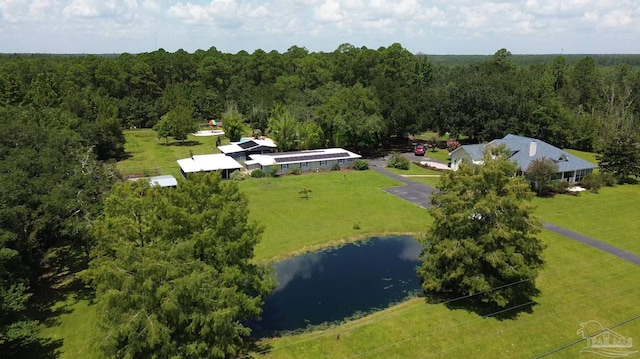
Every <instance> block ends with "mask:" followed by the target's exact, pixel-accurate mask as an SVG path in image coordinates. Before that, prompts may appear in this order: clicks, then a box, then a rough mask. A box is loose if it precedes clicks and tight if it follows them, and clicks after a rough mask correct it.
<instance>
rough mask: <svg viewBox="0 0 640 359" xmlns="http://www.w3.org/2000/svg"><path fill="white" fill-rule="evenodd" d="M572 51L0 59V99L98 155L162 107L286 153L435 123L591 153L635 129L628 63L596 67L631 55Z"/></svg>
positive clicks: (400, 134) (454, 132) (636, 100)
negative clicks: (62, 127) (51, 118)
mask: <svg viewBox="0 0 640 359" xmlns="http://www.w3.org/2000/svg"><path fill="white" fill-rule="evenodd" d="M576 56H577V55H566V56H562V55H558V56H555V57H549V56H547V57H545V58H546V59H548V61H546V62H545V63H537V62H535V61H533V63H530V64H519V63H520V62H519V61H515V60H514V59H515V58H517V57H514V56H512V55H511V53H510V52H509V51H507V50H506V49H501V50H498V51H497V52H496V53H495V54H494V55H493V56H488V57H481V58H480V60H479V61H476V62H471V63H463V64H455V63H454V64H450V63H442V62H433V61H432V60H431V59H430V58H429V57H428V56H426V55H422V54H417V55H416V54H412V53H410V52H409V51H408V50H406V49H404V48H403V47H402V46H401V45H400V44H393V45H391V46H389V47H381V48H379V49H375V50H374V49H368V48H366V47H361V48H358V47H355V46H353V45H351V44H342V45H340V46H339V47H338V48H337V49H336V50H335V51H333V52H327V53H313V52H309V51H308V50H307V49H305V48H303V47H298V46H293V47H291V48H290V49H289V50H288V51H286V52H284V53H278V52H277V51H271V52H268V53H267V52H265V51H263V50H256V51H254V52H253V53H251V54H249V53H247V52H245V51H241V52H239V53H237V54H228V53H223V52H220V51H218V50H217V49H216V48H215V47H212V48H210V49H208V50H198V51H196V52H194V53H187V52H185V51H183V50H178V51H176V52H174V53H169V52H166V51H164V50H162V49H160V50H157V51H154V52H150V53H143V54H137V55H132V54H127V53H125V54H121V55H118V56H113V57H100V56H96V55H88V56H67V57H65V56H55V57H52V56H44V55H30V56H27V55H12V56H0V106H3V107H7V106H31V107H33V108H36V109H42V108H54V109H57V110H58V111H64V112H65V114H66V115H67V116H69V117H72V118H74V120H75V121H76V122H77V126H79V127H80V126H82V127H84V128H83V129H82V130H80V131H79V132H80V133H82V134H83V136H84V137H87V138H86V142H87V143H90V144H91V145H93V146H94V147H93V148H94V151H95V153H96V154H97V156H98V158H99V159H102V160H104V159H108V158H117V157H118V156H121V155H122V154H123V150H122V143H123V139H122V137H121V136H120V135H119V129H120V128H134V127H135V128H150V127H153V126H155V125H156V124H158V123H159V122H160V120H161V118H162V117H163V116H165V115H167V114H171V113H172V111H173V113H174V117H185V116H186V117H190V118H192V119H194V120H196V121H200V122H202V123H205V122H206V121H207V120H209V119H218V120H220V119H223V118H224V117H225V116H226V117H227V119H229V122H230V125H231V122H233V124H236V125H237V124H239V125H241V127H240V129H241V130H242V131H245V132H247V133H252V132H255V133H261V134H269V135H272V136H274V137H277V136H278V135H279V136H280V137H283V138H280V139H281V140H282V142H284V143H288V142H291V141H293V142H294V145H292V146H288V145H285V146H284V147H292V148H291V149H298V148H300V149H305V148H309V147H314V146H345V147H353V148H363V149H374V148H377V147H379V146H381V145H387V144H389V143H392V142H393V141H395V140H398V141H400V140H402V139H403V138H405V137H406V136H407V135H410V134H419V133H421V132H424V131H428V130H434V131H438V132H440V133H442V134H445V133H448V134H450V135H451V136H452V137H456V136H459V135H467V136H470V137H471V139H472V140H474V141H485V140H491V139H493V138H499V137H502V136H504V135H505V134H507V133H517V134H520V135H524V136H531V137H536V138H539V139H541V140H544V141H546V142H549V143H551V144H553V145H556V146H559V147H571V148H575V149H580V150H587V151H594V150H599V149H601V148H602V147H603V144H604V143H605V141H606V139H607V138H609V137H611V136H613V134H614V133H617V132H618V131H621V130H624V131H625V132H632V133H637V132H638V127H639V126H638V115H639V114H640V70H639V69H638V68H637V67H632V66H631V65H630V64H629V63H625V62H621V63H618V64H617V65H615V66H606V67H603V66H598V62H597V61H600V62H602V61H604V60H603V59H608V60H607V61H605V62H604V63H607V64H608V63H615V61H614V60H611V59H612V58H615V59H618V60H617V61H627V62H631V63H632V64H633V65H637V64H636V62H634V61H635V60H634V59H635V57H633V56H630V55H629V56H624V55H620V56H617V55H616V56H613V55H606V56H604V55H603V56H604V57H603V56H595V55H594V56H584V57H581V58H579V59H578V58H577V57H576ZM521 57H522V56H520V58H521ZM176 111H178V112H179V113H181V114H182V115H181V116H175V114H176ZM170 116H171V115H170ZM287 117H290V118H287ZM243 126H244V127H243ZM282 126H286V128H285V129H283V128H282ZM283 131H284V132H288V133H287V134H286V135H283V134H282V133H283ZM164 133H167V132H166V131H164ZM305 136H306V137H307V138H304V137H305ZM287 149H289V148H287Z"/></svg>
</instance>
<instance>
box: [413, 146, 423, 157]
mask: <svg viewBox="0 0 640 359" xmlns="http://www.w3.org/2000/svg"><path fill="white" fill-rule="evenodd" d="M424 152H425V148H424V145H417V146H416V149H415V150H413V153H414V154H415V155H416V156H424Z"/></svg>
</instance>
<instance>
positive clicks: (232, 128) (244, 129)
mask: <svg viewBox="0 0 640 359" xmlns="http://www.w3.org/2000/svg"><path fill="white" fill-rule="evenodd" d="M222 126H223V128H224V134H225V136H227V138H229V140H230V141H231V142H237V141H240V138H242V135H243V134H246V133H248V132H249V127H248V126H247V124H246V123H244V119H243V118H242V114H240V112H238V109H237V108H236V107H235V106H234V105H229V106H228V107H227V111H226V112H225V113H223V114H222Z"/></svg>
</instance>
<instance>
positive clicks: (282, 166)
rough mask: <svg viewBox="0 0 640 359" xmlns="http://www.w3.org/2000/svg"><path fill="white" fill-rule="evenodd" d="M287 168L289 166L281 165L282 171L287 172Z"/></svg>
mask: <svg viewBox="0 0 640 359" xmlns="http://www.w3.org/2000/svg"><path fill="white" fill-rule="evenodd" d="M287 168H289V165H280V169H281V170H286V169H287Z"/></svg>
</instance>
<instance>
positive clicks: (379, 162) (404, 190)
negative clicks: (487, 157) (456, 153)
mask: <svg viewBox="0 0 640 359" xmlns="http://www.w3.org/2000/svg"><path fill="white" fill-rule="evenodd" d="M386 163H387V161H386V158H384V157H381V158H374V159H370V160H369V165H370V166H371V169H373V170H374V171H376V172H378V173H381V174H383V175H385V176H388V177H391V178H393V179H396V180H398V181H400V182H403V183H405V184H406V185H405V186H399V187H392V188H385V189H384V191H385V192H387V193H390V194H393V195H395V196H398V197H400V198H402V199H405V200H407V201H409V202H412V203H415V204H417V205H418V206H420V207H423V208H429V207H431V202H430V201H431V194H432V193H434V192H435V191H437V189H436V188H434V187H431V186H428V185H426V184H423V183H419V182H415V181H411V180H409V179H406V178H404V177H402V176H399V175H397V174H395V173H391V172H389V171H387V169H386ZM542 226H543V227H544V228H545V229H546V230H549V231H551V232H554V233H557V234H559V235H561V236H564V237H567V238H570V239H573V240H575V241H578V242H580V243H583V244H586V245H588V246H591V247H593V248H597V249H599V250H601V251H604V252H607V253H609V254H612V255H614V256H616V257H618V258H621V259H624V260H626V261H629V262H631V263H634V264H637V265H640V256H638V255H636V254H633V253H631V252H627V251H625V250H623V249H620V248H618V247H615V246H612V245H611V244H608V243H605V242H602V241H600V240H597V239H594V238H591V237H587V236H585V235H583V234H580V233H576V232H573V231H571V230H568V229H566V228H563V227H560V226H556V225H555V224H552V223H547V222H543V223H542Z"/></svg>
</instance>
